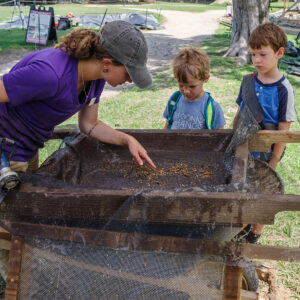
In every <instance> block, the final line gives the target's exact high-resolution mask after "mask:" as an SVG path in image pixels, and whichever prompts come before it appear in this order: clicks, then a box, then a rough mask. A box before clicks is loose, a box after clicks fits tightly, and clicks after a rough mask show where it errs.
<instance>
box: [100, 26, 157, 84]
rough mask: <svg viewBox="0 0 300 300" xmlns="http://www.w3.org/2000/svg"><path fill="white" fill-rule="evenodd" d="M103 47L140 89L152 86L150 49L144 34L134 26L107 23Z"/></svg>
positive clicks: (101, 41)
mask: <svg viewBox="0 0 300 300" xmlns="http://www.w3.org/2000/svg"><path fill="white" fill-rule="evenodd" d="M100 43H101V46H102V47H103V48H104V49H105V50H106V51H107V52H108V53H109V54H110V55H111V56H112V57H113V58H114V59H116V60H117V61H118V62H120V63H121V64H123V65H124V66H125V68H126V70H127V72H128V74H129V76H130V78H131V80H132V81H133V82H134V83H135V84H136V85H137V86H138V87H139V88H146V87H148V86H150V85H151V83H152V79H151V75H150V73H149V71H148V69H147V66H146V63H147V59H148V47H147V43H146V40H145V37H144V35H143V33H142V32H141V31H140V30H139V29H138V28H136V27H135V26H134V25H132V24H130V23H128V22H125V21H121V20H117V21H112V22H109V23H106V24H105V25H104V26H103V28H102V29H101V32H100Z"/></svg>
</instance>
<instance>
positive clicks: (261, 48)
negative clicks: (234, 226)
mask: <svg viewBox="0 0 300 300" xmlns="http://www.w3.org/2000/svg"><path fill="white" fill-rule="evenodd" d="M249 46H250V52H251V57H252V63H253V65H254V67H255V69H256V70H257V72H255V73H253V74H252V76H253V77H254V88H255V94H256V96H257V101H258V103H259V105H260V107H261V109H262V112H263V115H264V127H265V129H270V130H289V129H290V126H291V122H293V121H295V105H294V92H293V88H292V86H291V84H290V82H289V81H288V80H287V79H286V78H285V77H284V75H282V73H281V72H280V71H279V69H278V60H279V59H280V58H281V57H282V56H283V55H284V50H285V48H286V46H287V37H286V35H285V33H284V32H283V30H282V29H281V28H280V27H279V26H277V25H275V24H273V23H264V24H261V25H259V26H258V27H257V28H256V29H254V30H253V32H252V33H251V35H250V38H249ZM236 102H237V104H238V105H239V108H238V110H237V112H236V115H235V118H234V122H233V128H236V127H237V125H238V121H239V118H240V113H241V111H242V110H243V107H244V105H245V104H244V101H243V96H242V85H241V88H240V93H239V95H238V98H237V100H236ZM284 150H285V144H283V143H278V144H274V145H273V146H272V149H271V150H270V152H268V153H260V152H252V153H251V155H252V156H253V157H254V158H256V159H263V160H264V161H266V162H267V163H268V164H269V166H270V167H271V168H272V169H274V170H275V169H276V166H277V164H278V162H279V161H280V159H281V158H282V157H283V155H284ZM264 227H265V226H264V225H261V224H253V225H252V226H251V225H247V226H246V228H244V230H243V231H242V232H240V233H239V235H240V236H244V237H245V241H246V242H252V243H255V242H257V240H258V239H259V237H260V235H261V233H262V232H263V229H264Z"/></svg>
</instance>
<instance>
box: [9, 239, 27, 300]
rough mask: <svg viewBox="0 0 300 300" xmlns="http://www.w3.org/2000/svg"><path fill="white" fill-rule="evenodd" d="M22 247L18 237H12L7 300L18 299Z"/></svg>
mask: <svg viewBox="0 0 300 300" xmlns="http://www.w3.org/2000/svg"><path fill="white" fill-rule="evenodd" d="M22 246H23V242H22V240H21V239H20V238H18V237H15V236H12V239H11V247H10V253H9V261H8V270H7V279H6V290H5V300H17V299H18V289H19V283H20V271H21V260H22Z"/></svg>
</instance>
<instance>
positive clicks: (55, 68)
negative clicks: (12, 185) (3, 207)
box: [0, 48, 105, 161]
mask: <svg viewBox="0 0 300 300" xmlns="http://www.w3.org/2000/svg"><path fill="white" fill-rule="evenodd" d="M77 80H78V60H77V59H75V58H73V57H71V56H69V55H67V54H65V53H64V52H62V51H61V50H59V49H54V48H47V49H44V50H41V51H37V52H33V53H30V54H29V55H27V56H26V57H24V58H23V59H22V60H21V61H20V62H19V63H17V64H16V65H15V66H14V67H13V68H12V69H11V70H10V72H9V73H8V74H5V75H4V76H3V83H4V87H5V90H6V92H7V95H8V98H9V102H7V103H0V136H4V137H8V138H10V139H12V140H14V141H15V142H16V144H17V148H16V151H15V155H14V156H13V158H12V160H14V161H28V160H30V159H31V158H32V157H33V156H34V155H35V153H36V152H37V150H38V148H41V147H43V145H44V142H46V141H47V140H49V139H50V137H51V136H52V133H53V130H54V127H55V126H56V125H58V124H60V123H62V122H64V121H65V120H67V119H68V118H70V117H71V116H72V115H74V114H75V113H77V112H78V111H79V110H81V109H82V108H83V107H84V106H86V105H92V104H95V103H98V102H99V99H100V95H101V93H102V91H103V88H104V85H105V81H104V80H103V79H98V80H95V81H92V83H91V86H90V89H89V93H88V96H87V98H86V99H83V101H82V103H80V102H79V98H78V96H79V95H78V92H77ZM3 151H4V153H5V154H6V155H7V151H9V148H7V147H6V146H4V147H3Z"/></svg>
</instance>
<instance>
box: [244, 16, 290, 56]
mask: <svg viewBox="0 0 300 300" xmlns="http://www.w3.org/2000/svg"><path fill="white" fill-rule="evenodd" d="M287 43H288V40H287V37H286V34H285V33H284V31H283V30H282V29H281V28H280V27H279V26H277V25H275V24H274V23H271V22H268V23H264V24H261V25H259V26H257V27H256V28H255V29H254V30H253V31H252V33H251V34H250V38H249V45H250V48H251V49H260V48H261V47H262V46H270V47H271V48H272V49H273V50H274V51H275V52H277V51H278V50H279V48H281V47H283V48H286V46H287Z"/></svg>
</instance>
